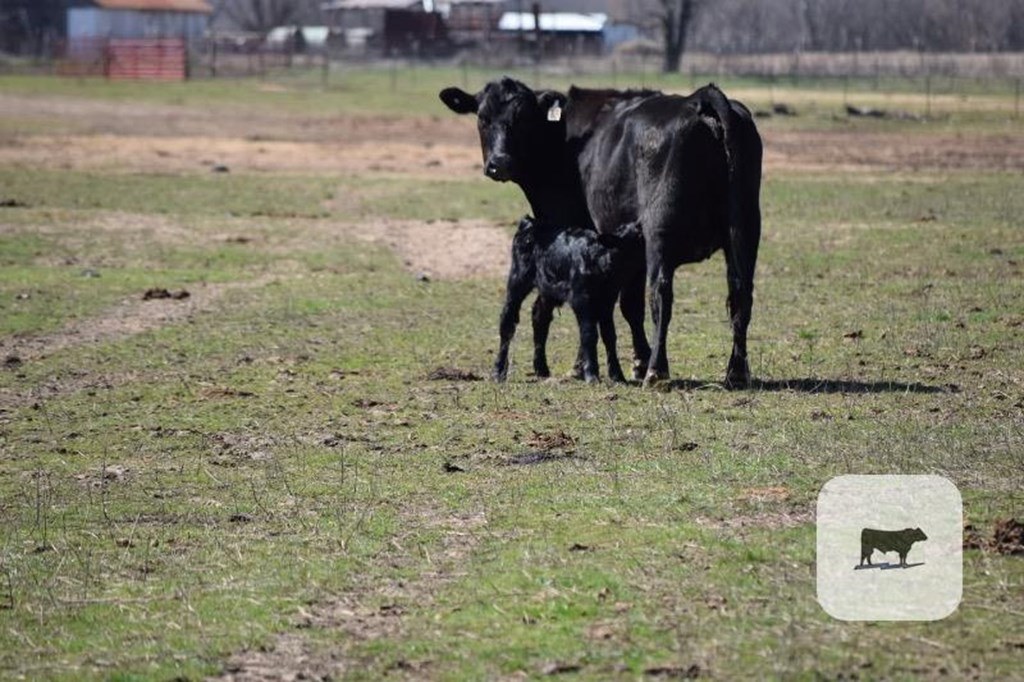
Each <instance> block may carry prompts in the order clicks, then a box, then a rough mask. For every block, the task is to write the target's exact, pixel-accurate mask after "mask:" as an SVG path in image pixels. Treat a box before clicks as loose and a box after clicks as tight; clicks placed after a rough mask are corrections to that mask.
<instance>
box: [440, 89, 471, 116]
mask: <svg viewBox="0 0 1024 682" xmlns="http://www.w3.org/2000/svg"><path fill="white" fill-rule="evenodd" d="M438 96H439V97H440V98H441V101H442V102H444V103H445V105H446V106H447V107H448V108H449V109H451V110H452V111H454V112H455V113H456V114H475V113H476V111H477V109H478V108H479V107H480V103H479V102H477V100H476V97H475V96H474V95H471V94H469V93H468V92H466V91H465V90H462V89H461V88H445V89H444V90H442V91H441V92H440V94H439V95H438Z"/></svg>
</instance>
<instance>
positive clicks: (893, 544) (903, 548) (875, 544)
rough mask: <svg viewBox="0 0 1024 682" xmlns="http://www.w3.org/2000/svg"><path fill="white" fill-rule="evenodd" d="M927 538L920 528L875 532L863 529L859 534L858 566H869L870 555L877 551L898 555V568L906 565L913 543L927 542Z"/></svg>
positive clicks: (871, 529) (870, 529) (872, 529)
mask: <svg viewBox="0 0 1024 682" xmlns="http://www.w3.org/2000/svg"><path fill="white" fill-rule="evenodd" d="M927 539H928V536H927V535H925V534H924V531H923V530H921V529H920V528H904V529H903V530H875V529H874V528H865V529H863V530H861V532H860V565H861V566H863V565H864V562H867V564H868V566H871V565H872V564H871V554H872V553H873V552H874V551H875V550H876V549H877V550H878V551H880V552H896V553H897V554H899V555H900V566H906V565H907V554H909V553H910V548H911V547H912V546H913V545H914V543H915V542H919V541H921V540H927Z"/></svg>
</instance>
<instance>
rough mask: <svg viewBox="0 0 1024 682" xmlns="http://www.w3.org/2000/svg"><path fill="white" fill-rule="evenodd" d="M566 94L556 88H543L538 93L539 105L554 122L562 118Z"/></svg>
mask: <svg viewBox="0 0 1024 682" xmlns="http://www.w3.org/2000/svg"><path fill="white" fill-rule="evenodd" d="M565 102H566V99H565V95H563V94H562V93H560V92H556V91H554V90H542V91H541V92H539V93H537V106H538V107H540V110H541V111H543V112H544V113H545V115H546V116H547V119H548V120H549V121H552V122H557V121H561V120H562V110H563V109H565Z"/></svg>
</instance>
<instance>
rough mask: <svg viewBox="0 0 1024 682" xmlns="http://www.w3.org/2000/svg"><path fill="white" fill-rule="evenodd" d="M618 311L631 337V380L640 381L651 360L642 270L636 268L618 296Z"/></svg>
mask: <svg viewBox="0 0 1024 682" xmlns="http://www.w3.org/2000/svg"><path fill="white" fill-rule="evenodd" d="M619 310H621V311H622V316H623V317H624V318H625V319H626V324H628V325H629V333H630V335H631V336H632V337H633V378H634V379H636V380H637V381H640V380H641V379H643V378H644V373H645V372H646V371H647V364H648V363H649V362H650V360H651V347H650V345H649V344H648V343H647V332H646V331H645V330H644V269H643V268H638V269H637V271H636V275H635V276H632V277H630V278H629V280H628V281H627V282H626V284H625V286H623V287H622V292H621V293H620V294H619Z"/></svg>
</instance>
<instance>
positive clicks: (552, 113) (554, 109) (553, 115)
mask: <svg viewBox="0 0 1024 682" xmlns="http://www.w3.org/2000/svg"><path fill="white" fill-rule="evenodd" d="M548 120H549V121H551V122H552V123H557V122H558V121H561V120H562V107H560V106H558V102H555V103H554V104H552V105H551V108H550V109H548Z"/></svg>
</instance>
